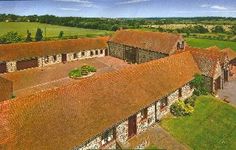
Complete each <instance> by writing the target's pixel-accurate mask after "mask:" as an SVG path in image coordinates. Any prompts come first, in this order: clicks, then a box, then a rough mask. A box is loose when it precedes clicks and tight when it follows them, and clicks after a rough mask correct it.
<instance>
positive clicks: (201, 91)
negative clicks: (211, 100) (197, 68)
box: [190, 74, 209, 96]
mask: <svg viewBox="0 0 236 150" xmlns="http://www.w3.org/2000/svg"><path fill="white" fill-rule="evenodd" d="M190 84H191V86H193V87H194V88H195V89H194V92H193V94H194V95H197V96H200V95H207V94H208V93H209V91H208V90H207V88H206V87H205V82H204V78H203V76H202V75H199V74H196V75H195V77H194V80H192V81H191V83H190Z"/></svg>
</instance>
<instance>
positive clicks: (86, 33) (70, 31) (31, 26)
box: [0, 22, 112, 38]
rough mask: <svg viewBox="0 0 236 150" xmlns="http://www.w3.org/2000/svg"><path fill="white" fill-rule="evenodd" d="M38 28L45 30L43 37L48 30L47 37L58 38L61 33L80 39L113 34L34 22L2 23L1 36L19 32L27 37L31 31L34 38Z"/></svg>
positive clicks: (0, 23) (0, 26) (0, 24)
mask: <svg viewBox="0 0 236 150" xmlns="http://www.w3.org/2000/svg"><path fill="white" fill-rule="evenodd" d="M37 28H41V29H42V30H43V35H44V36H45V29H46V37H48V38H50V37H55V38H56V37H58V35H59V32H60V31H63V32H64V36H74V35H77V36H78V37H95V36H102V35H108V34H111V33H112V32H111V31H105V30H94V29H83V28H76V27H65V26H57V25H49V24H42V23H34V22H0V35H2V34H5V33H7V32H9V31H14V32H18V33H19V34H20V35H22V36H23V37H26V32H27V30H29V31H30V32H31V33H32V37H34V36H35V33H36V30H37Z"/></svg>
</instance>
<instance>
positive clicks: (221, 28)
mask: <svg viewBox="0 0 236 150" xmlns="http://www.w3.org/2000/svg"><path fill="white" fill-rule="evenodd" d="M212 32H214V33H224V32H225V30H224V28H223V26H215V27H214V28H213V29H212Z"/></svg>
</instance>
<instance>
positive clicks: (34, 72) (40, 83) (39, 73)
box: [0, 56, 128, 97]
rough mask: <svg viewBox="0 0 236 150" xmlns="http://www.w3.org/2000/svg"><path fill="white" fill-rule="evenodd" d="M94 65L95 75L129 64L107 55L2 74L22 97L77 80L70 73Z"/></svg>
mask: <svg viewBox="0 0 236 150" xmlns="http://www.w3.org/2000/svg"><path fill="white" fill-rule="evenodd" d="M85 64H86V65H90V66H94V67H95V68H96V69H97V73H96V74H95V75H99V74H102V73H106V72H110V71H115V70H119V69H121V68H124V67H126V66H128V64H127V63H126V62H124V61H123V60H120V59H117V58H114V57H110V56H106V57H101V58H92V59H84V60H79V61H73V62H67V63H65V64H63V63H60V64H55V65H51V66H47V67H43V68H32V69H27V70H22V71H17V72H13V73H7V74H2V75H0V76H1V77H4V78H6V79H8V80H11V81H13V90H14V96H16V97H21V96H27V95H31V94H33V93H35V92H39V91H43V90H47V89H51V88H56V87H60V86H65V85H68V84H71V83H73V82H75V81H77V80H74V79H71V78H69V77H68V73H69V72H70V71H71V70H72V69H74V68H77V67H81V66H83V65H85Z"/></svg>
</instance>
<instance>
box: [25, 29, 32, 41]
mask: <svg viewBox="0 0 236 150" xmlns="http://www.w3.org/2000/svg"><path fill="white" fill-rule="evenodd" d="M25 41H26V42H32V37H31V32H30V31H29V30H27V36H26V39H25Z"/></svg>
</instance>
